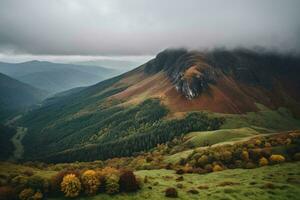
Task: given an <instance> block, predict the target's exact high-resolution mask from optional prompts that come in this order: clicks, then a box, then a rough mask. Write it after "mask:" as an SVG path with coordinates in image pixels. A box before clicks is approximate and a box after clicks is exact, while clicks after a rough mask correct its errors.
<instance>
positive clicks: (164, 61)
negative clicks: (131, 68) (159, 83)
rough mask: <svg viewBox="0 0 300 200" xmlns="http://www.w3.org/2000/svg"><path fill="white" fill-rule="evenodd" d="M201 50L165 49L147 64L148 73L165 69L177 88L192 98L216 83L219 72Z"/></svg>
mask: <svg viewBox="0 0 300 200" xmlns="http://www.w3.org/2000/svg"><path fill="white" fill-rule="evenodd" d="M203 59H204V58H203V55H202V54H200V53H199V52H188V51H186V50H184V49H179V50H165V51H163V52H161V53H159V54H158V55H157V57H156V58H155V59H153V60H151V61H149V62H148V63H146V66H145V72H146V73H157V72H159V71H164V72H165V73H166V74H167V75H168V76H169V78H170V80H171V81H172V82H173V84H174V86H175V88H176V90H177V91H178V92H180V93H182V94H183V95H184V96H185V97H186V98H188V99H192V98H195V97H197V96H199V95H200V94H201V93H203V92H205V91H206V90H208V89H209V84H214V83H215V80H216V78H217V73H216V71H215V70H214V68H212V67H211V66H209V65H207V64H206V63H205V62H204V61H203Z"/></svg>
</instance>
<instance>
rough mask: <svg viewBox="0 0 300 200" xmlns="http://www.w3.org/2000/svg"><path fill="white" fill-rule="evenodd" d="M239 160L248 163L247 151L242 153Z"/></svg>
mask: <svg viewBox="0 0 300 200" xmlns="http://www.w3.org/2000/svg"><path fill="white" fill-rule="evenodd" d="M241 158H242V160H243V161H249V153H248V151H245V150H244V151H242V155H241Z"/></svg>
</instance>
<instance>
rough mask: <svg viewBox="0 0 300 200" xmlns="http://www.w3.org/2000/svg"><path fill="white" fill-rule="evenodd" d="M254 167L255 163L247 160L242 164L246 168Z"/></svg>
mask: <svg viewBox="0 0 300 200" xmlns="http://www.w3.org/2000/svg"><path fill="white" fill-rule="evenodd" d="M255 167H256V165H255V164H254V163H253V162H251V161H249V162H247V163H246V164H245V166H244V168H246V169H253V168H255Z"/></svg>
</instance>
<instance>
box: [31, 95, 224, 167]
mask: <svg viewBox="0 0 300 200" xmlns="http://www.w3.org/2000/svg"><path fill="white" fill-rule="evenodd" d="M167 113H168V110H167V109H166V107H165V106H163V105H162V104H161V103H160V101H159V100H158V99H149V100H146V101H144V102H142V103H141V104H139V105H136V106H131V107H128V108H122V107H119V106H115V107H110V108H107V109H103V110H101V111H99V112H97V113H94V114H93V115H87V116H83V117H79V118H77V119H75V120H72V121H71V122H70V123H68V124H65V123H62V124H61V125H59V124H57V125H56V127H55V129H50V130H53V131H59V133H60V134H59V135H57V136H56V137H52V135H50V133H47V134H46V133H45V134H43V138H40V139H41V142H44V144H45V146H43V148H41V149H40V148H39V147H37V146H36V145H30V142H29V141H26V140H25V142H28V143H26V147H27V149H26V159H32V158H34V159H38V160H42V161H51V162H65V161H68V162H71V161H76V160H81V161H88V160H94V159H107V158H112V157H120V156H130V155H133V154H134V153H136V152H140V151H145V150H149V149H151V148H153V147H155V146H156V145H157V144H161V143H165V142H167V141H170V140H172V139H173V138H175V137H177V136H180V135H182V134H186V133H188V132H190V131H195V130H198V131H199V130H215V129H218V128H219V127H220V125H221V124H222V122H223V119H222V118H211V117H208V116H207V115H206V114H204V113H190V114H188V115H187V116H186V117H185V118H183V119H173V120H167V119H164V117H165V116H166V115H167ZM95 122H97V123H95ZM82 127H86V128H82ZM76 130H80V131H76ZM72 131H74V132H75V131H76V132H75V133H74V134H70V133H71V132H72ZM52 134H54V133H52ZM46 141H47V142H49V143H50V145H47V143H46ZM31 144H33V143H31ZM33 151H34V152H39V154H37V153H33ZM47 152H48V153H49V152H51V154H50V156H45V155H49V154H47ZM32 155H35V157H33V156H32Z"/></svg>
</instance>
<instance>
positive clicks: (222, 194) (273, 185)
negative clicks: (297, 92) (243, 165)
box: [52, 162, 300, 200]
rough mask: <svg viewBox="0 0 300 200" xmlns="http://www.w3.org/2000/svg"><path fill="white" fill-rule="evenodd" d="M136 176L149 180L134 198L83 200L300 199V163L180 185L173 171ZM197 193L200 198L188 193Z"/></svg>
mask: <svg viewBox="0 0 300 200" xmlns="http://www.w3.org/2000/svg"><path fill="white" fill-rule="evenodd" d="M136 175H138V176H139V177H141V178H144V177H145V176H147V177H148V183H145V184H144V185H143V188H142V189H141V190H140V191H138V192H136V193H131V194H124V193H123V194H117V195H106V194H98V195H97V196H94V197H83V196H82V197H80V198H77V199H88V200H108V199H109V200H119V199H124V200H127V199H135V200H140V199H143V200H144V199H169V198H166V197H165V196H164V191H165V189H166V188H168V187H175V188H176V187H177V184H178V183H180V184H182V186H183V188H177V190H178V196H179V197H178V199H188V200H190V199H214V200H224V199H249V200H251V199H253V200H257V199H259V200H267V199H276V200H286V199H297V198H298V197H299V195H300V182H299V181H297V180H300V162H296V163H284V164H280V165H274V166H266V167H261V168H256V169H233V170H225V171H221V172H214V173H210V174H204V175H199V174H184V175H182V176H183V181H180V182H178V181H176V178H178V177H179V176H180V175H177V174H175V172H174V171H172V170H164V169H162V170H142V171H137V172H136ZM191 189H196V190H198V191H199V194H191V193H190V192H188V191H189V190H191ZM58 199H64V198H58ZM58 199H52V200H58Z"/></svg>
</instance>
